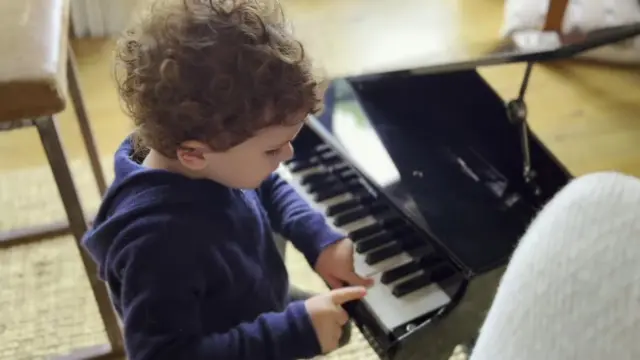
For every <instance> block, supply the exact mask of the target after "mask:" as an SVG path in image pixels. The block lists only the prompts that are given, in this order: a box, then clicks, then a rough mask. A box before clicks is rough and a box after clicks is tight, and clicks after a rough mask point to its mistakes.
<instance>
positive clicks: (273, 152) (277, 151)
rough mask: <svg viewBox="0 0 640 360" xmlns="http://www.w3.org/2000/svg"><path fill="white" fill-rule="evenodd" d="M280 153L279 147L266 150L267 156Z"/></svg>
mask: <svg viewBox="0 0 640 360" xmlns="http://www.w3.org/2000/svg"><path fill="white" fill-rule="evenodd" d="M279 153H280V149H275V150H269V151H266V152H265V154H267V156H276V155H278V154H279Z"/></svg>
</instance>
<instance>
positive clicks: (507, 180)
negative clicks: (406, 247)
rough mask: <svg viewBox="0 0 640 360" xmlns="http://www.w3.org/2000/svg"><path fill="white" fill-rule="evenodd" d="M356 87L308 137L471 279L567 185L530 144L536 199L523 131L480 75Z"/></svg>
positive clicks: (496, 260) (500, 256) (494, 262)
mask: <svg viewBox="0 0 640 360" xmlns="http://www.w3.org/2000/svg"><path fill="white" fill-rule="evenodd" d="M352 84H354V85H355V88H354V95H355V96H356V97H357V99H358V103H359V105H358V104H356V103H355V102H354V103H351V104H350V105H349V106H350V107H352V110H350V111H346V112H345V111H341V110H340V108H338V110H337V111H336V113H335V114H334V116H333V119H324V118H321V119H315V118H312V119H310V121H309V123H310V126H311V128H312V129H314V130H315V131H316V133H318V134H319V135H320V136H321V137H322V138H324V140H325V141H327V142H329V143H331V144H332V145H333V146H334V147H336V148H337V150H338V151H339V152H341V153H342V155H343V156H344V157H345V158H346V160H347V161H349V162H350V163H352V164H353V165H354V166H355V167H356V168H357V169H358V170H359V171H360V172H362V173H363V174H364V175H365V177H367V178H368V179H369V180H370V181H371V182H372V183H373V185H374V186H375V187H376V188H377V189H378V190H379V191H381V192H382V193H383V194H384V195H385V197H386V198H387V199H389V200H390V201H391V202H392V203H393V204H394V205H395V206H396V207H397V208H398V209H400V210H401V211H402V212H403V213H404V214H405V215H406V216H407V217H409V218H410V219H411V220H412V221H413V222H414V223H415V224H416V225H417V226H419V227H421V228H423V229H424V230H425V231H426V232H427V233H428V234H430V235H431V236H432V237H433V239H434V240H435V241H436V242H437V243H438V244H440V245H441V247H442V248H443V249H444V250H445V251H447V252H448V254H449V255H450V256H451V258H452V259H453V260H455V261H456V262H457V263H458V264H459V265H460V266H461V267H463V268H464V269H466V270H467V271H468V272H470V273H475V274H478V273H482V272H484V271H487V270H490V269H492V268H494V267H495V266H498V265H500V264H503V263H504V262H505V261H506V260H507V259H508V258H509V256H510V254H511V252H512V251H513V249H514V248H515V246H516V244H517V242H518V240H519V238H520V237H521V235H522V234H523V233H524V231H525V229H526V227H527V225H528V223H529V222H530V221H531V219H532V218H533V216H534V214H535V212H536V211H537V208H538V207H539V206H541V204H543V203H545V202H546V201H547V200H548V199H549V197H550V196H552V195H553V194H554V193H555V192H556V191H557V190H558V189H559V188H560V187H562V186H563V185H564V184H565V183H566V182H567V181H568V178H569V177H568V174H567V173H565V172H564V169H563V168H562V166H561V165H560V164H559V163H557V162H556V160H555V159H554V158H553V157H552V156H551V155H550V154H548V153H547V152H546V149H544V148H543V147H541V145H540V144H539V143H538V142H535V141H534V142H533V143H532V146H531V154H532V161H533V164H534V169H536V170H538V172H539V176H538V180H539V185H540V188H541V189H542V192H541V193H542V195H541V196H538V195H534V192H533V191H532V190H531V188H529V187H528V186H527V184H525V181H524V179H523V176H522V164H523V162H522V155H521V151H520V149H521V148H520V142H519V137H518V128H517V127H515V126H513V125H512V124H510V123H509V121H508V120H507V118H506V113H505V108H504V104H503V102H502V100H501V99H500V98H499V97H498V96H497V95H496V94H495V93H494V92H493V90H492V89H491V88H490V87H489V86H488V85H487V84H486V83H485V82H484V81H483V79H482V78H481V77H480V76H479V75H478V74H477V73H476V72H475V71H465V72H453V73H439V74H431V75H415V76H383V77H380V78H379V79H378V80H377V81H365V82H357V83H352ZM460 89H465V93H466V94H465V96H463V97H461V96H460ZM360 109H361V110H362V111H360ZM365 114H366V115H365Z"/></svg>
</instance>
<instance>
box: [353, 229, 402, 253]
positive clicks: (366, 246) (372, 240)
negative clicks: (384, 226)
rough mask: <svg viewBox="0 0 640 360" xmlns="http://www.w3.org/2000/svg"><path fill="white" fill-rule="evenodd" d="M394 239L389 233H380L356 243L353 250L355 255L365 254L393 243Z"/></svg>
mask: <svg viewBox="0 0 640 360" xmlns="http://www.w3.org/2000/svg"><path fill="white" fill-rule="evenodd" d="M393 239H394V237H393V235H392V234H391V233H389V232H386V231H381V232H379V233H377V234H374V235H373V236H370V237H368V238H365V239H363V240H359V241H356V243H355V250H356V252H357V253H360V254H362V253H365V252H367V251H369V250H372V249H375V248H377V247H380V246H382V245H384V244H386V243H388V242H391V241H393Z"/></svg>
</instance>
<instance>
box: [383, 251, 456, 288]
mask: <svg viewBox="0 0 640 360" xmlns="http://www.w3.org/2000/svg"><path fill="white" fill-rule="evenodd" d="M443 262H444V258H443V257H442V256H440V255H438V254H437V253H434V252H432V253H429V254H427V255H423V256H421V257H420V258H418V259H415V260H412V261H411V262H408V263H406V264H404V265H401V266H398V267H397V268H393V269H391V270H388V271H385V272H383V273H382V276H381V277H380V282H381V283H383V284H389V283H392V282H394V281H396V280H399V279H400V278H403V277H405V276H408V275H411V274H413V273H415V272H418V271H419V270H420V269H429V268H433V267H435V266H438V265H440V264H442V263H443Z"/></svg>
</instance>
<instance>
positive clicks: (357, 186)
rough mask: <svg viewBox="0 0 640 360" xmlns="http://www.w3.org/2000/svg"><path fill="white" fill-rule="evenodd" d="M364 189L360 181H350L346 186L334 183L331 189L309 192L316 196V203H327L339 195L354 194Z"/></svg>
mask: <svg viewBox="0 0 640 360" xmlns="http://www.w3.org/2000/svg"><path fill="white" fill-rule="evenodd" d="M362 189H364V186H362V183H360V181H358V180H353V181H349V182H347V183H346V184H342V183H333V184H332V186H331V187H328V188H322V189H320V190H319V191H315V192H314V191H309V193H311V194H313V195H314V200H315V201H316V202H321V201H325V200H328V199H331V198H333V197H336V196H338V195H343V194H346V193H354V192H357V191H359V190H362Z"/></svg>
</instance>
